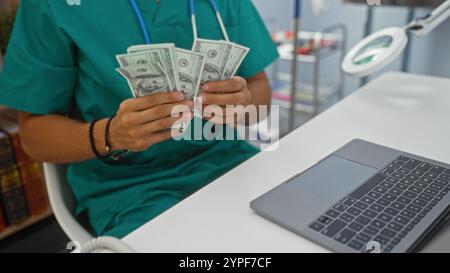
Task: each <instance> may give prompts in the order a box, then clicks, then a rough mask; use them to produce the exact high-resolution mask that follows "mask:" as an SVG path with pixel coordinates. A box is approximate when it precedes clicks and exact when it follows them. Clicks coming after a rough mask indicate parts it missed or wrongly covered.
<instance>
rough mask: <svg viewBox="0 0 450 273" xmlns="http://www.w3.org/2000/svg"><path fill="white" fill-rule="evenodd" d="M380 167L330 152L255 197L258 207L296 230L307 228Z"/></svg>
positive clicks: (256, 206)
mask: <svg viewBox="0 0 450 273" xmlns="http://www.w3.org/2000/svg"><path fill="white" fill-rule="evenodd" d="M377 172H378V170H377V169H375V168H371V167H368V166H365V165H361V164H358V163H356V162H353V161H350V160H347V159H344V158H342V157H338V156H334V155H331V156H330V157H328V158H326V159H325V160H323V161H321V162H320V163H318V164H317V165H315V166H313V167H312V168H310V169H309V170H307V171H305V172H304V173H302V174H301V175H299V176H297V177H295V178H294V179H292V180H290V181H288V182H287V183H284V184H281V185H280V186H278V187H277V188H275V189H273V190H272V191H270V192H268V193H266V194H265V195H263V196H261V198H259V200H258V199H257V200H255V201H256V202H255V204H254V205H255V208H257V209H258V208H259V209H258V210H259V211H262V212H264V214H266V215H267V216H269V217H271V218H274V219H278V221H280V222H281V223H284V224H285V225H287V226H289V227H293V228H295V229H302V227H306V226H307V225H309V224H310V223H311V221H313V220H314V219H316V218H317V217H318V216H320V215H321V214H322V213H324V212H325V211H326V210H327V209H329V208H330V207H331V206H332V205H334V204H335V203H336V202H337V201H339V200H341V199H342V198H343V197H345V195H346V194H348V193H350V192H352V191H353V190H355V189H356V188H357V187H358V186H360V185H362V184H363V183H364V182H365V181H367V180H368V179H369V178H370V177H372V176H373V175H374V174H376V173H377Z"/></svg>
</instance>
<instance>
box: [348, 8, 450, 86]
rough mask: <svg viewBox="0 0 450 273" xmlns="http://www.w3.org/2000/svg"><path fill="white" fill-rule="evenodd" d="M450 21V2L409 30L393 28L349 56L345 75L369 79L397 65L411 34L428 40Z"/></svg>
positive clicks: (364, 42) (367, 40)
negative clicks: (390, 66)
mask: <svg viewBox="0 0 450 273" xmlns="http://www.w3.org/2000/svg"><path fill="white" fill-rule="evenodd" d="M449 17H450V0H447V1H445V2H444V3H442V4H441V5H440V6H439V7H438V8H436V9H435V10H433V11H432V12H431V13H429V14H427V15H426V16H424V17H421V18H417V19H415V20H414V21H412V22H411V23H409V24H408V25H406V26H405V27H390V28H385V29H382V30H380V31H378V32H375V33H373V34H371V35H369V36H368V37H366V38H364V39H363V40H361V41H360V42H359V43H358V44H356V46H355V47H353V48H352V49H351V50H350V51H349V52H348V53H347V55H346V56H345V58H344V60H343V62H342V69H343V70H344V72H345V73H347V74H349V75H352V76H357V77H365V76H368V75H370V74H372V73H374V72H377V71H379V70H381V69H382V68H383V67H385V66H386V65H388V64H389V63H391V62H392V61H394V60H395V59H396V58H397V57H398V56H399V55H400V54H401V53H402V52H403V50H404V49H405V47H406V45H407V44H408V36H407V35H406V33H407V32H411V33H414V34H415V35H416V36H418V37H423V36H426V35H427V34H428V33H430V32H431V31H433V30H434V29H435V28H436V27H438V26H439V25H440V24H442V23H443V22H444V21H445V20H447V19H448V18H449Z"/></svg>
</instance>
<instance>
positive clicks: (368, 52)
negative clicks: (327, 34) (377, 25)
mask: <svg viewBox="0 0 450 273" xmlns="http://www.w3.org/2000/svg"><path fill="white" fill-rule="evenodd" d="M407 43H408V37H407V36H406V33H405V29H404V28H399V27H391V28H386V29H383V30H380V31H378V32H375V33H373V34H372V35H370V36H368V37H366V38H365V39H363V40H362V41H360V42H359V43H358V44H357V45H356V46H355V47H353V49H352V50H350V52H349V53H348V54H347V55H346V56H345V58H344V61H343V62H342V70H344V72H345V73H347V74H349V75H352V76H357V77H365V76H367V75H370V74H372V73H374V72H377V71H379V70H381V69H382V68H383V67H385V66H386V65H387V64H389V63H391V62H392V61H394V60H395V59H396V58H397V57H398V56H399V55H400V54H401V53H402V51H403V50H404V49H405V47H406V45H407Z"/></svg>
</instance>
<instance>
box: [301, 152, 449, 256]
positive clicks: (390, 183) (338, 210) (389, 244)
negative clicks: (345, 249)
mask: <svg viewBox="0 0 450 273" xmlns="http://www.w3.org/2000/svg"><path fill="white" fill-rule="evenodd" d="M449 190H450V169H446V168H444V167H440V166H437V165H433V164H430V163H428V162H422V161H419V160H416V159H412V158H408V157H406V156H400V157H398V158H397V159H396V160H394V161H393V162H391V163H390V164H389V165H388V166H387V167H385V168H384V169H383V170H382V171H381V172H379V173H378V174H376V175H375V176H373V177H372V178H371V179H370V180H369V181H367V182H366V183H364V184H363V185H362V186H360V187H359V188H357V189H356V190H355V191H353V192H352V193H350V194H349V195H347V196H346V197H345V198H344V199H342V200H341V201H339V202H338V203H336V204H335V205H334V206H333V207H332V208H330V209H329V210H328V211H326V212H325V213H324V214H323V215H321V216H320V217H319V218H317V219H316V220H315V221H314V222H313V223H311V224H310V225H309V228H311V229H313V230H315V231H317V232H320V233H322V234H324V235H325V236H328V237H330V238H334V239H335V240H336V241H337V242H339V243H341V244H344V245H347V246H349V247H350V248H352V249H354V250H356V251H362V252H364V251H366V245H367V243H368V242H370V241H375V242H378V243H379V244H380V246H381V251H382V252H390V251H392V249H393V248H394V247H395V246H396V245H397V244H399V243H400V242H401V241H402V239H403V238H404V237H405V236H406V235H407V234H408V233H409V232H410V231H411V230H412V229H413V228H414V227H415V226H416V225H417V224H418V223H419V222H420V221H421V219H422V218H424V217H425V216H426V215H427V213H428V212H429V211H431V209H432V208H433V207H434V206H435V205H436V204H437V203H438V202H439V201H440V200H441V199H442V198H443V197H444V196H445V195H446V194H447V193H448V192H449Z"/></svg>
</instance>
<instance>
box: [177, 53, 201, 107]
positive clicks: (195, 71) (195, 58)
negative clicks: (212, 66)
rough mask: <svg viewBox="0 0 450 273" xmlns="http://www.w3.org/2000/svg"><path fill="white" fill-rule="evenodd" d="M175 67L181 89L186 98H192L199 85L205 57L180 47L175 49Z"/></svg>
mask: <svg viewBox="0 0 450 273" xmlns="http://www.w3.org/2000/svg"><path fill="white" fill-rule="evenodd" d="M175 55H176V58H177V61H176V63H177V66H178V67H177V68H178V74H179V77H180V84H181V91H182V92H183V93H184V94H185V97H186V98H187V99H190V100H192V99H194V98H195V97H196V95H197V91H198V89H199V87H200V81H201V78H202V72H203V69H204V67H205V60H206V57H205V55H204V54H201V53H196V52H192V51H188V50H184V49H180V48H176V49H175Z"/></svg>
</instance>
